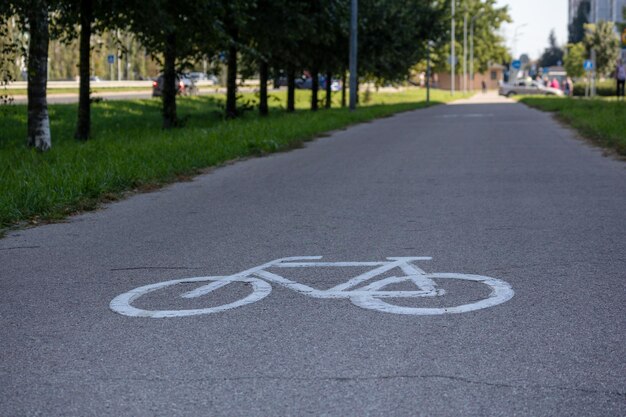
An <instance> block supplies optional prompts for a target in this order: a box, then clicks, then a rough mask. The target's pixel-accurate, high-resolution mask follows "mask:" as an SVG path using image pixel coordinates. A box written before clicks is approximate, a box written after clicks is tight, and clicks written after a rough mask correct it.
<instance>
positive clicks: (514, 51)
mask: <svg viewBox="0 0 626 417" xmlns="http://www.w3.org/2000/svg"><path fill="white" fill-rule="evenodd" d="M526 26H528V23H523V24H521V25H517V26H516V27H515V31H514V32H513V51H512V57H511V59H512V60H514V59H515V53H516V49H517V38H518V37H519V36H520V35H523V33H519V34H518V33H517V31H518V30H520V29H521V28H523V27H526ZM511 68H513V61H511ZM509 71H511V70H510V69H509ZM515 79H517V72H516V73H515ZM509 82H511V76H510V72H509Z"/></svg>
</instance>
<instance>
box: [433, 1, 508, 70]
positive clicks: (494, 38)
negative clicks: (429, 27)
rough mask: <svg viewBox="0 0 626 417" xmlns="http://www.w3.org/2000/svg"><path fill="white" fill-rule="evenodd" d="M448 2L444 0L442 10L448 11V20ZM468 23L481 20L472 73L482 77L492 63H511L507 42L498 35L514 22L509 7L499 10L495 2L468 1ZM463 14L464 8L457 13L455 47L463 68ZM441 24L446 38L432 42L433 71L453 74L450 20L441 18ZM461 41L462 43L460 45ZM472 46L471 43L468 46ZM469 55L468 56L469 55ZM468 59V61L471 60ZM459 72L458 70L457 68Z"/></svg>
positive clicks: (476, 32)
mask: <svg viewBox="0 0 626 417" xmlns="http://www.w3.org/2000/svg"><path fill="white" fill-rule="evenodd" d="M449 3H450V2H449V1H447V0H444V1H443V6H444V7H445V8H446V9H445V10H446V13H447V18H448V19H449V17H450V10H449V6H450V5H449ZM464 5H467V13H468V19H471V18H472V17H474V16H478V17H477V18H476V20H475V21H474V67H473V68H472V69H473V73H481V72H484V71H486V70H487V69H488V67H489V64H490V63H491V62H508V61H510V56H509V53H508V51H507V48H506V45H505V41H504V38H503V37H502V36H500V35H498V32H499V30H500V28H501V27H502V25H503V24H504V23H507V22H508V23H510V22H512V19H511V16H510V15H509V9H508V6H502V7H497V4H496V0H487V1H484V2H481V1H476V0H471V1H470V0H468V1H466V2H465V3H464ZM463 13H464V8H457V10H456V21H455V22H456V27H455V34H456V36H457V41H456V44H455V48H456V54H457V56H458V58H461V59H458V61H459V63H461V64H462V57H463V55H464V54H463V42H462V36H463ZM439 21H440V24H444V25H445V31H444V36H440V37H436V38H430V39H431V40H433V41H434V42H435V48H434V51H433V53H432V55H431V58H432V61H433V70H434V71H435V72H444V71H446V72H447V71H450V65H449V63H448V56H449V55H450V27H449V20H447V21H446V19H443V18H440V19H439ZM459 39H460V40H461V41H459ZM468 43H469V42H468ZM468 55H469V54H468ZM468 58H469V57H468ZM457 70H458V67H457Z"/></svg>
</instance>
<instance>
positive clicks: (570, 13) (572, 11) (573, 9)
mask: <svg viewBox="0 0 626 417" xmlns="http://www.w3.org/2000/svg"><path fill="white" fill-rule="evenodd" d="M582 2H583V0H568V2H567V3H568V5H567V24H568V25H571V24H572V22H573V21H574V18H575V17H576V14H577V13H578V7H579V6H580V3H582Z"/></svg>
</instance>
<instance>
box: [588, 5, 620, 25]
mask: <svg viewBox="0 0 626 417" xmlns="http://www.w3.org/2000/svg"><path fill="white" fill-rule="evenodd" d="M590 2H591V13H589V14H590V16H589V21H590V22H591V23H595V22H598V21H600V20H604V21H611V22H623V21H624V18H623V15H622V10H623V9H624V7H626V0H590Z"/></svg>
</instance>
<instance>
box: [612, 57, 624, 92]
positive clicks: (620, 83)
mask: <svg viewBox="0 0 626 417" xmlns="http://www.w3.org/2000/svg"><path fill="white" fill-rule="evenodd" d="M625 82H626V68H625V67H624V63H623V62H622V60H621V59H618V60H617V65H616V66H615V83H616V85H617V99H618V100H619V99H620V97H621V99H622V100H624V83H625Z"/></svg>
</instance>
